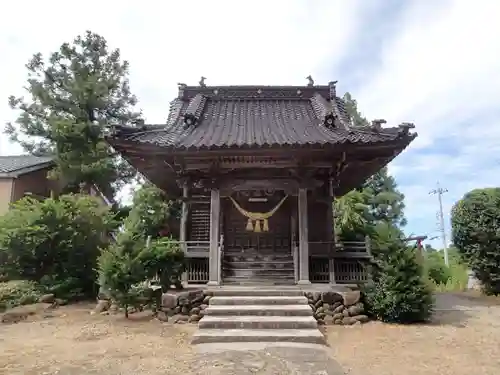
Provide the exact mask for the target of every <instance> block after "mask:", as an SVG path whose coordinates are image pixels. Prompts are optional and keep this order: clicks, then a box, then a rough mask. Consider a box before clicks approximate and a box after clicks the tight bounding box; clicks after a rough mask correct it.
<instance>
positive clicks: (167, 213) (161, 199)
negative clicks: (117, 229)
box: [124, 184, 179, 238]
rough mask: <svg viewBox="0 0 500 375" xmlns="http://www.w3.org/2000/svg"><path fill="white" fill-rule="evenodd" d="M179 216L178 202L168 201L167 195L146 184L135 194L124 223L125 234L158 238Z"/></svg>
mask: <svg viewBox="0 0 500 375" xmlns="http://www.w3.org/2000/svg"><path fill="white" fill-rule="evenodd" d="M178 215H179V207H178V204H177V202H175V201H170V200H168V197H167V196H166V195H165V193H164V192H163V191H162V190H161V189H159V188H157V187H155V186H153V185H150V184H144V185H143V186H141V187H140V188H139V189H137V190H136V191H135V193H134V198H133V203H132V208H131V209H130V212H129V215H128V217H127V218H126V219H125V221H124V229H125V232H131V233H134V234H136V235H140V236H143V237H147V236H151V238H157V237H158V236H160V232H161V230H162V229H164V228H165V226H166V225H167V223H168V221H169V220H171V219H176V218H177V217H178Z"/></svg>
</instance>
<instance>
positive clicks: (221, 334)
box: [192, 321, 325, 344]
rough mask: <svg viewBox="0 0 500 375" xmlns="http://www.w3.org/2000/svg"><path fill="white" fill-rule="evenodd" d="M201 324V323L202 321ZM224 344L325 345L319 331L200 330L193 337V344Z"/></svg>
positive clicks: (315, 329)
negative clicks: (297, 343)
mask: <svg viewBox="0 0 500 375" xmlns="http://www.w3.org/2000/svg"><path fill="white" fill-rule="evenodd" d="M200 322H201V321H200ZM224 342H300V343H306V344H325V337H324V336H323V334H322V333H321V332H320V331H319V330H318V329H317V328H314V329H262V330H261V329H200V330H199V331H198V332H196V333H195V334H194V335H193V340H192V343H193V344H206V343H224Z"/></svg>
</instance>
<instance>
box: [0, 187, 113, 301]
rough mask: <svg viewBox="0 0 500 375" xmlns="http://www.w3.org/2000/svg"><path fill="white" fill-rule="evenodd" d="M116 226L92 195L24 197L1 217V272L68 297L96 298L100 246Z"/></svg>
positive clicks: (62, 296) (106, 209) (104, 243)
mask: <svg viewBox="0 0 500 375" xmlns="http://www.w3.org/2000/svg"><path fill="white" fill-rule="evenodd" d="M115 225H116V224H115V222H114V221H113V220H112V215H111V213H110V212H109V209H108V208H107V207H105V206H103V205H102V204H101V203H100V202H99V200H98V199H96V198H93V197H89V196H81V195H63V196H61V197H59V198H58V199H46V200H44V201H38V200H36V199H32V198H29V197H28V198H24V199H22V200H20V201H18V202H16V203H15V204H14V205H13V206H12V209H11V210H10V211H9V212H8V213H7V214H6V215H4V216H3V217H2V218H0V252H2V256H1V257H0V258H3V259H4V264H3V269H2V273H4V274H5V276H6V277H8V278H9V279H25V280H31V281H34V282H37V283H40V284H42V285H43V286H44V287H46V288H47V290H48V291H50V292H55V294H56V295H57V296H58V297H60V298H63V299H69V300H71V299H74V298H76V297H82V296H87V297H90V296H93V295H94V294H95V292H96V274H95V271H94V270H95V268H96V264H97V257H98V255H99V248H100V247H103V246H106V245H107V237H106V236H105V234H106V233H107V232H108V231H109V230H111V229H112V228H114V226H115Z"/></svg>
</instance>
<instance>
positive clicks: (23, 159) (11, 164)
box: [0, 155, 53, 173]
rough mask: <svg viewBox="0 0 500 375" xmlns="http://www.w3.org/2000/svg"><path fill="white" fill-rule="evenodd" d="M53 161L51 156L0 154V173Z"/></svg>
mask: <svg viewBox="0 0 500 375" xmlns="http://www.w3.org/2000/svg"><path fill="white" fill-rule="evenodd" d="M52 161H53V157H51V156H33V155H16V156H0V173H15V172H19V171H21V170H23V169H26V168H33V167H37V166H39V165H40V166H42V165H43V164H47V163H50V162H52Z"/></svg>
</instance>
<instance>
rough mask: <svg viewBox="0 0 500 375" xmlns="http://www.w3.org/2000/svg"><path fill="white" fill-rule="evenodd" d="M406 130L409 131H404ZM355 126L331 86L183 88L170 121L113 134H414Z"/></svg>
mask: <svg viewBox="0 0 500 375" xmlns="http://www.w3.org/2000/svg"><path fill="white" fill-rule="evenodd" d="M405 129H406V130H405ZM405 129H403V128H388V129H378V130H377V129H375V128H363V129H360V128H354V127H351V125H350V120H349V118H348V116H347V114H346V111H345V108H344V102H343V100H342V99H340V98H339V97H337V96H336V94H335V86H334V83H331V84H330V85H328V86H312V87H310V86H306V87H302V86H301V87H299V86H286V87H279V86H278V87H276V86H274V87H273V86H263V87H259V86H225V87H186V86H180V87H179V95H178V97H177V98H176V99H174V100H173V101H172V102H171V105H170V113H169V116H168V120H167V123H166V124H164V125H147V126H144V127H142V128H135V129H133V128H123V127H122V128H116V129H115V132H114V134H113V135H112V136H110V137H109V138H108V139H109V140H110V143H112V144H113V143H114V142H113V139H116V140H120V141H125V142H127V143H128V142H131V143H140V144H151V145H156V146H160V147H166V148H171V149H180V150H182V149H212V148H239V147H272V146H301V145H310V146H322V145H325V144H340V143H360V142H361V143H376V142H385V141H391V140H396V139H397V138H400V137H412V135H410V134H409V133H408V129H407V128H405Z"/></svg>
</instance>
